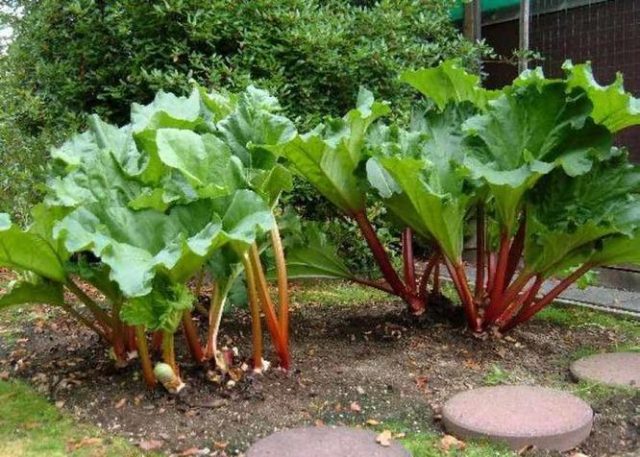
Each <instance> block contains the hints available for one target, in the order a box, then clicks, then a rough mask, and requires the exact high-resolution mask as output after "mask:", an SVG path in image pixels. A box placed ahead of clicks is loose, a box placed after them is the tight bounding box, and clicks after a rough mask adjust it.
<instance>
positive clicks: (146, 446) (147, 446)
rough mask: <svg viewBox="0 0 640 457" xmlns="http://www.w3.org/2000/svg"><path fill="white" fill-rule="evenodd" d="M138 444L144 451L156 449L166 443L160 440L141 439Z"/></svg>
mask: <svg viewBox="0 0 640 457" xmlns="http://www.w3.org/2000/svg"><path fill="white" fill-rule="evenodd" d="M138 446H140V449H142V450H143V451H155V450H157V449H160V448H161V447H162V446H164V443H163V442H162V441H158V440H140V443H138Z"/></svg>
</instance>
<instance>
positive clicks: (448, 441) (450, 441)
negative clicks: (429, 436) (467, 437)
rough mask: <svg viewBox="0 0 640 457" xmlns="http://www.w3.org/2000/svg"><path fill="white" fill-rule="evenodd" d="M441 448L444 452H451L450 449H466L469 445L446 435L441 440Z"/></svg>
mask: <svg viewBox="0 0 640 457" xmlns="http://www.w3.org/2000/svg"><path fill="white" fill-rule="evenodd" d="M440 447H441V448H442V450H443V451H445V452H449V449H452V448H453V449H464V448H465V447H467V444H466V443H465V442H464V441H460V440H459V439H458V438H456V437H455V436H451V435H445V436H443V437H442V439H441V440H440Z"/></svg>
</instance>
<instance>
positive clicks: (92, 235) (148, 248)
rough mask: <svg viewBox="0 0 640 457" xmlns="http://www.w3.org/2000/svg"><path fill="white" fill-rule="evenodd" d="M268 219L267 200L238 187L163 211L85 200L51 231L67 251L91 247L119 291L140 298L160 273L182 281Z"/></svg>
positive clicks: (266, 225) (248, 239)
mask: <svg viewBox="0 0 640 457" xmlns="http://www.w3.org/2000/svg"><path fill="white" fill-rule="evenodd" d="M272 224H273V216H272V215H271V212H270V210H269V207H268V206H267V204H266V203H265V202H264V201H263V200H262V199H261V198H260V197H259V196H258V195H256V194H255V193H253V192H251V191H247V190H241V191H238V192H236V193H235V194H234V195H233V196H232V197H225V198H224V199H222V201H212V200H200V201H198V202H194V203H191V204H188V205H177V206H174V207H173V208H171V210H170V211H168V212H167V213H160V212H156V211H154V210H141V211H134V210H131V209H130V208H128V207H125V206H111V207H108V206H104V205H99V204H89V205H84V206H83V207H81V208H78V209H76V210H75V211H74V212H72V213H71V214H69V215H68V216H67V217H66V218H65V219H63V220H62V221H61V222H60V223H59V224H58V225H57V226H56V227H55V231H54V234H55V236H56V237H58V238H60V239H62V240H64V242H65V247H66V248H67V249H68V250H69V251H70V252H78V251H87V250H90V251H91V252H93V253H94V254H95V255H96V256H98V257H100V259H101V260H102V261H103V262H104V263H105V264H106V265H108V266H109V267H110V269H111V273H110V278H111V279H112V280H113V281H115V282H116V283H117V284H118V285H119V286H120V288H121V290H122V292H123V293H124V294H125V295H126V296H128V297H138V296H144V295H147V294H148V293H149V292H150V291H151V289H152V281H153V279H154V278H155V277H156V275H157V274H158V273H162V274H164V275H166V276H167V277H168V278H170V280H171V281H172V282H176V283H178V282H184V281H186V280H187V279H188V278H190V277H191V276H193V275H194V274H195V273H196V272H197V271H198V270H199V269H200V268H201V267H202V265H203V264H204V262H205V261H206V260H207V258H208V257H209V256H210V255H211V253H212V252H213V251H214V250H215V249H218V248H220V247H221V246H223V245H225V244H227V243H231V244H232V245H233V246H234V247H235V248H237V249H241V248H246V246H248V245H249V244H250V243H252V242H253V241H254V240H255V237H256V235H257V232H258V231H259V230H268V229H270V228H271V227H272Z"/></svg>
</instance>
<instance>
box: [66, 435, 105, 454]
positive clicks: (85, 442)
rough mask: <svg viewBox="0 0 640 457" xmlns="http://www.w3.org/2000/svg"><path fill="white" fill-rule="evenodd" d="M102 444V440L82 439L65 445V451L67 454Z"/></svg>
mask: <svg viewBox="0 0 640 457" xmlns="http://www.w3.org/2000/svg"><path fill="white" fill-rule="evenodd" d="M99 444H102V438H95V437H93V438H82V439H80V440H75V441H69V442H68V443H67V450H68V451H69V452H73V451H75V450H76V449H80V448H82V447H91V446H97V445H99Z"/></svg>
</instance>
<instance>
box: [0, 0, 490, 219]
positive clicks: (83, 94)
mask: <svg viewBox="0 0 640 457" xmlns="http://www.w3.org/2000/svg"><path fill="white" fill-rule="evenodd" d="M5 3H6V2H5ZM10 3H14V4H17V5H19V6H21V7H22V15H21V18H20V19H18V20H17V21H16V24H15V25H14V29H15V39H14V41H13V43H12V44H11V45H10V46H9V47H8V49H7V52H6V54H5V55H4V56H3V57H2V58H1V59H0V71H1V72H2V81H1V82H0V103H2V112H1V113H0V124H1V125H2V126H0V148H1V150H0V154H2V157H3V158H2V161H3V165H5V167H7V166H8V170H9V171H7V170H2V171H0V173H2V175H1V176H0V182H2V189H1V191H2V196H0V203H1V205H2V207H0V210H9V211H13V212H15V210H17V211H18V212H20V208H16V205H15V204H14V203H13V202H14V201H15V200H16V198H17V199H20V198H22V197H23V194H16V189H21V188H24V187H25V185H26V186H27V187H28V185H29V184H30V182H28V176H29V175H30V174H33V173H36V174H37V173H38V169H39V168H38V167H41V165H42V162H43V160H44V159H45V158H46V153H45V151H46V148H47V146H48V145H49V143H51V142H55V141H56V140H59V139H60V138H62V137H64V136H66V134H67V132H69V131H71V130H75V129H77V128H78V126H79V125H80V124H82V122H83V114H84V113H86V112H97V113H99V114H100V115H101V116H103V117H104V118H105V119H107V120H109V121H111V122H116V123H124V122H126V121H127V117H128V109H129V105H130V104H131V102H134V101H136V102H140V103H145V102H148V101H150V100H151V99H152V97H153V94H154V93H155V92H156V91H157V90H159V89H165V90H169V91H173V92H176V93H184V92H186V91H187V90H188V89H189V88H190V85H191V83H190V81H191V80H192V79H194V80H196V81H198V82H199V83H201V84H203V85H206V86H213V87H221V86H222V87H229V88H232V89H236V90H237V89H240V88H243V87H244V86H245V85H246V84H247V83H248V82H249V81H253V82H254V83H255V84H257V85H259V86H262V87H264V88H267V89H269V90H271V91H272V92H273V93H275V94H276V95H277V96H278V97H279V98H280V99H281V100H286V101H287V105H286V106H285V109H286V111H287V114H288V115H289V116H292V117H294V118H296V119H297V121H298V123H299V124H301V125H303V124H304V125H305V126H307V125H310V124H311V123H313V122H315V121H317V120H318V119H317V116H318V115H317V114H316V113H324V114H333V115H338V114H340V113H342V112H344V111H346V110H347V109H348V108H349V107H350V106H351V105H352V104H353V100H354V96H355V93H356V92H357V89H358V86H359V85H360V84H364V85H366V86H367V87H369V88H371V89H372V90H374V92H375V93H376V95H377V96H378V97H380V98H383V99H387V100H389V101H392V102H393V103H394V104H395V105H396V106H398V105H400V106H402V105H403V104H404V102H406V101H407V100H408V98H409V97H411V95H410V93H409V92H408V91H407V89H406V88H404V87H402V86H401V85H399V84H398V83H397V73H398V71H399V69H402V68H411V67H418V66H429V65H435V64H436V63H438V62H439V61H440V60H442V59H445V58H448V57H452V56H457V57H460V58H461V59H462V60H463V62H465V63H470V62H473V61H474V59H475V58H476V57H477V56H478V55H479V54H480V53H482V52H483V49H481V48H478V47H476V46H475V45H472V44H471V43H469V42H467V41H465V40H464V39H462V37H461V36H460V35H459V34H458V32H457V30H456V29H455V28H454V26H453V25H452V24H451V22H450V20H449V9H450V7H451V5H452V4H453V3H455V1H454V0H381V1H378V2H375V1H355V0H354V1H345V0H342V1H338V0H324V1H323V0H238V1H229V0H165V1H158V2H156V1H153V2H152V1H140V0H116V1H108V0H102V1H100V0H73V1H72V0H26V1H25V0H22V1H17V2H15V1H14V2H10ZM21 145H24V147H22V146H21ZM25 148H26V149H28V151H27V150H26V149H25ZM26 156H29V160H28V161H27V163H25V160H24V158H25V157H26ZM23 165H24V166H32V169H30V170H29V171H28V173H26V174H25V173H23V175H25V176H23V178H19V177H16V174H15V171H11V170H15V168H16V167H18V168H20V167H22V166H23ZM9 173H10V174H9ZM24 179H27V182H26V183H25V181H24Z"/></svg>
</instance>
